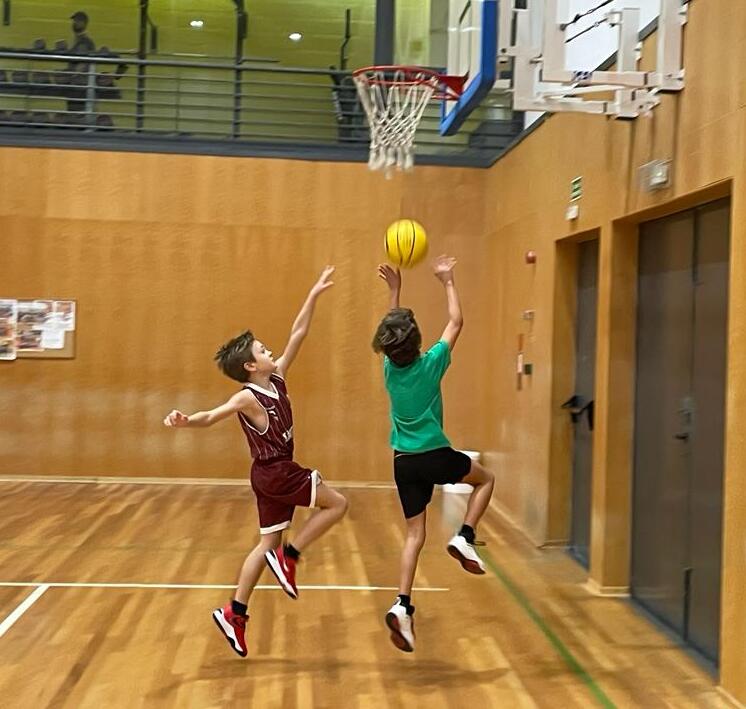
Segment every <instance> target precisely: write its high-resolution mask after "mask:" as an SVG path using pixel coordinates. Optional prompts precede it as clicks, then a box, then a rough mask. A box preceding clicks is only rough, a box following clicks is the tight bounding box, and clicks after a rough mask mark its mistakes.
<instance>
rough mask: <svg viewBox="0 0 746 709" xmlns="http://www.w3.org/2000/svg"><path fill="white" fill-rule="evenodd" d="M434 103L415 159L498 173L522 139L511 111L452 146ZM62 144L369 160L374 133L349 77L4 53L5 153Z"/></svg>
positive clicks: (500, 107) (493, 108)
mask: <svg viewBox="0 0 746 709" xmlns="http://www.w3.org/2000/svg"><path fill="white" fill-rule="evenodd" d="M439 118H440V106H439V104H435V103H433V104H432V105H430V106H429V107H428V109H427V111H426V113H425V116H424V118H423V120H422V123H421V125H420V128H419V130H418V132H417V139H416V145H417V156H418V160H420V161H424V162H435V163H439V164H475V165H476V164H483V163H484V164H488V163H489V162H491V161H492V160H494V158H495V157H496V156H497V155H498V154H499V153H500V152H501V151H502V150H503V149H504V148H505V147H506V145H507V143H508V142H510V141H511V140H512V139H513V138H514V137H515V135H516V134H517V133H518V132H519V131H520V126H518V125H517V122H516V121H515V120H514V118H513V113H512V111H511V109H510V108H509V106H507V105H505V103H504V99H502V100H501V99H500V98H497V99H495V101H493V102H492V103H488V104H487V105H483V106H481V107H480V108H479V109H478V110H477V111H476V112H475V113H474V114H473V115H472V117H471V118H470V119H469V120H468V121H467V123H466V125H465V126H464V128H463V129H462V131H461V132H460V133H459V134H458V135H456V136H453V137H449V138H444V137H441V136H440V134H439V131H438V123H439ZM20 137H22V138H23V141H24V142H25V143H26V144H28V143H32V142H36V143H37V144H44V143H45V142H46V141H47V140H48V139H50V138H55V139H56V140H58V142H59V140H60V139H61V138H64V141H65V142H66V143H69V144H81V145H86V146H95V144H96V142H97V141H98V142H99V143H101V142H105V143H106V145H107V146H111V145H112V142H113V141H114V142H121V145H122V148H124V149H127V148H129V149H135V150H136V149H138V144H142V143H143V141H150V142H151V143H153V141H157V140H160V141H161V142H162V143H163V144H165V143H168V142H172V143H173V141H178V144H179V146H181V149H180V150H179V152H192V151H195V150H197V151H199V150H200V149H202V148H204V147H205V146H207V145H209V146H211V151H212V152H221V151H222V152H225V153H227V154H237V153H240V154H246V153H250V152H251V149H252V148H257V147H264V148H272V149H273V150H274V151H275V152H276V153H278V154H279V153H283V152H285V153H288V154H289V155H290V156H292V154H293V152H294V151H297V150H299V149H302V150H303V151H304V152H305V153H306V154H307V153H308V150H313V151H315V154H316V155H317V156H318V157H320V158H323V157H324V155H325V153H326V154H328V155H329V157H333V158H336V159H350V160H363V159H366V153H367V147H368V129H367V125H366V121H365V114H364V112H363V110H362V107H361V105H360V103H359V102H358V98H357V93H356V91H355V86H354V83H353V81H352V77H351V75H350V73H349V72H346V71H333V70H321V69H305V68H288V67H281V66H276V65H268V64H266V63H256V64H253V63H251V62H242V63H240V64H233V63H210V62H202V61H175V60H163V59H147V60H140V59H136V58H132V57H130V56H127V57H122V56H115V55H110V54H108V55H85V56H73V55H66V54H55V53H50V52H28V51H23V52H16V51H0V142H5V143H8V142H18V140H19V138H20Z"/></svg>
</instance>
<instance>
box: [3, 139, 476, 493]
mask: <svg viewBox="0 0 746 709" xmlns="http://www.w3.org/2000/svg"><path fill="white" fill-rule="evenodd" d="M444 173H445V174H447V175H448V176H449V178H450V179H449V182H448V183H444V182H443V180H442V175H443V174H444ZM0 175H2V176H3V177H2V180H3V184H2V189H0V253H2V254H3V259H2V266H1V267H0V282H2V291H3V296H7V297H34V296H36V297H38V296H40V295H44V294H46V293H52V294H56V295H58V296H59V297H70V298H73V297H74V298H76V299H77V300H78V307H79V311H78V317H79V327H78V334H79V339H78V350H77V357H76V359H75V360H73V361H70V362H66V363H61V362H29V361H23V362H21V361H18V362H15V363H3V366H2V367H0V383H1V386H0V414H1V415H2V417H3V421H4V422H5V425H4V426H3V433H2V436H3V446H2V448H3V456H2V457H1V458H0V474H60V475H135V476H138V475H141V476H152V475H156V476H161V475H163V476H204V477H210V476H217V477H223V476H240V475H243V474H245V473H246V471H247V469H248V455H247V449H246V444H245V442H244V441H243V439H242V434H241V433H240V431H239V429H238V426H237V425H236V424H235V423H234V422H224V423H221V424H220V425H219V426H218V427H216V428H214V429H211V430H210V431H173V430H168V429H166V428H165V427H163V426H162V425H161V419H162V417H163V415H164V414H165V413H167V412H168V410H170V408H171V407H179V408H183V409H184V410H187V411H191V410H194V409H196V408H204V407H208V406H211V405H214V404H217V403H219V402H220V401H221V400H223V399H224V398H226V397H227V396H228V395H229V394H230V393H231V392H232V391H233V390H234V388H235V387H234V385H233V384H232V383H231V381H230V380H228V379H226V378H224V377H223V376H222V375H221V374H220V373H219V372H218V371H217V369H216V368H215V366H214V364H213V362H212V356H213V353H214V351H215V350H216V348H217V347H218V346H219V345H220V344H221V343H222V342H224V341H225V340H226V339H228V338H229V337H231V336H232V335H234V334H236V333H237V332H240V331H241V330H242V329H244V328H246V327H248V326H250V327H252V328H253V329H254V330H255V332H256V333H257V335H258V336H259V337H260V338H262V339H263V340H264V341H266V342H267V343H268V344H270V345H271V346H272V347H273V348H274V349H275V350H276V351H277V350H280V349H281V348H282V346H283V344H284V342H285V337H286V335H287V331H288V328H289V326H290V324H291V322H292V319H293V317H294V315H295V313H296V311H297V309H298V308H299V307H300V304H301V303H302V300H303V298H304V297H305V294H306V291H307V289H308V288H309V287H310V285H311V284H312V283H313V280H314V279H315V277H316V276H317V273H318V272H319V271H320V269H321V268H322V267H323V265H324V264H326V263H334V264H336V265H337V267H338V272H337V275H336V278H335V280H336V286H335V288H334V289H333V290H332V291H331V292H330V293H329V294H327V297H325V298H324V299H323V300H322V302H320V303H319V307H318V311H317V314H316V318H315V321H314V327H313V330H312V332H311V335H310V336H309V338H308V341H307V343H306V345H305V346H304V349H303V351H302V352H301V356H300V357H299V359H298V361H297V363H296V365H295V366H294V368H293V370H292V371H291V375H290V385H291V394H292V396H293V401H294V405H295V408H296V419H297V426H296V431H297V441H298V450H299V457H300V458H301V459H302V460H304V461H307V462H308V464H309V465H313V466H316V467H318V468H319V469H320V470H322V472H324V473H325V474H326V475H327V476H328V477H329V478H332V479H335V478H336V479H340V478H342V479H358V480H360V479H362V480H367V479H389V478H390V475H391V470H390V467H391V466H390V457H389V454H388V450H387V435H388V420H387V406H386V400H385V396H384V393H383V388H382V379H381V374H380V361H379V360H378V359H377V358H376V356H375V355H374V354H373V352H372V351H371V349H370V339H371V336H372V332H373V330H374V328H375V325H376V324H377V322H378V319H379V318H380V316H381V315H382V313H383V312H384V310H385V303H386V294H385V289H384V288H383V287H381V286H380V285H379V282H378V281H377V279H376V278H375V266H376V264H377V263H378V261H379V260H380V259H381V258H382V256H383V254H382V241H383V239H382V234H383V230H384V228H385V226H386V225H387V224H388V223H389V222H390V221H392V220H393V219H395V218H397V217H399V216H411V217H414V218H416V219H419V220H421V221H422V222H423V224H425V225H426V226H427V228H428V229H429V232H430V237H431V243H432V248H433V251H435V250H438V251H449V250H451V251H454V252H455V253H457V255H458V256H459V260H460V264H459V271H460V276H461V277H460V284H461V288H462V291H463V297H464V304H465V308H466V310H467V319H468V325H467V329H466V332H465V334H464V345H462V346H461V347H460V352H461V356H460V357H459V356H457V357H456V358H455V363H454V366H453V371H452V374H451V376H450V377H449V379H448V380H447V384H446V392H447V401H448V409H447V416H448V428H449V432H450V433H451V434H452V435H453V438H454V444H459V445H464V446H471V447H474V448H478V447H480V446H481V445H483V443H484V440H483V438H482V437H481V434H480V432H479V426H476V427H474V426H472V425H471V421H472V419H474V418H479V417H475V416H474V411H473V409H474V406H475V401H474V400H473V399H466V400H464V399H461V398H458V397H457V395H456V393H457V392H459V391H461V390H463V389H468V390H475V391H477V390H478V387H477V383H478V374H477V372H476V371H475V370H474V368H473V367H471V366H469V362H468V359H467V352H468V351H469V350H473V349H476V348H477V345H476V343H477V339H478V338H479V337H480V336H481V334H482V332H481V330H482V327H481V322H482V321H481V320H480V311H479V307H478V303H479V301H480V300H481V298H480V292H481V291H480V289H481V288H483V287H484V284H483V278H482V275H481V274H482V270H481V268H480V265H481V262H482V258H481V255H480V243H481V239H482V238H483V237H482V232H483V229H482V223H481V218H482V209H481V201H480V195H479V194H478V192H477V185H478V182H477V180H478V178H479V177H480V175H479V173H476V172H472V173H470V172H468V171H461V170H455V171H447V170H436V169H428V168H425V169H421V170H420V171H419V172H418V173H417V175H416V176H415V177H413V178H408V179H398V180H392V181H387V180H385V179H384V178H383V177H382V176H381V175H371V174H369V173H368V171H367V169H366V168H365V166H363V165H328V164H323V163H310V162H309V163H306V162H294V161H261V160H233V159H228V158H211V157H192V156H159V155H133V154H121V153H120V154H107V153H94V152H82V151H81V152H72V151H44V150H13V149H3V150H0ZM14 175H15V179H13V176H14ZM32 176H33V179H32ZM453 200H458V202H459V203H460V204H462V205H463V207H464V211H463V213H458V214H456V213H455V212H454V210H452V209H451V207H450V205H451V204H453ZM441 291H442V288H440V286H439V284H438V282H437V281H436V280H435V278H433V277H432V275H430V274H429V273H428V272H427V271H426V269H418V270H417V271H415V272H414V273H412V274H411V278H410V274H407V277H406V278H405V290H404V296H405V299H406V300H407V302H411V303H412V304H413V305H414V306H415V308H416V310H417V313H418V316H419V319H420V322H421V325H422V327H423V331H424V333H425V336H426V339H431V340H432V339H435V338H437V336H438V335H439V334H440V330H441V328H442V326H443V323H444V313H445V304H444V301H443V295H442V292H441ZM481 418H482V419H483V418H484V416H482V417H481Z"/></svg>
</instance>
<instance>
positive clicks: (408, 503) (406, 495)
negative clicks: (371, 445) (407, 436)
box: [394, 448, 471, 519]
mask: <svg viewBox="0 0 746 709" xmlns="http://www.w3.org/2000/svg"><path fill="white" fill-rule="evenodd" d="M470 470H471V458H469V456H468V455H466V454H464V453H461V452H459V451H455V450H453V448H437V449H436V450H433V451H427V452H426V453H399V452H398V451H394V480H395V481H396V489H397V490H398V491H399V499H400V500H401V506H402V509H403V510H404V516H405V517H406V518H407V519H409V518H410V517H416V516H417V515H418V514H420V513H421V512H424V511H425V508H426V507H427V506H428V504H430V500H431V499H432V497H433V490H434V489H435V486H436V485H449V484H454V483H457V482H460V481H461V480H463V479H464V477H466V476H467V475H468V474H469V471H470Z"/></svg>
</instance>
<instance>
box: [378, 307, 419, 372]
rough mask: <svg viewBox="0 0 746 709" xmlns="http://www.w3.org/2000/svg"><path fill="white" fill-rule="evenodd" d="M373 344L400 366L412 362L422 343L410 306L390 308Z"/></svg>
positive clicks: (417, 355) (417, 354)
mask: <svg viewBox="0 0 746 709" xmlns="http://www.w3.org/2000/svg"><path fill="white" fill-rule="evenodd" d="M372 344H373V350H374V351H375V352H383V353H384V354H385V355H386V356H387V357H388V358H389V359H390V360H391V361H392V362H393V363H394V364H395V365H397V366H398V367H406V366H407V365H410V364H412V362H414V361H415V360H416V359H417V357H419V355H420V346H421V345H422V334H421V333H420V328H419V327H418V326H417V321H416V320H415V319H414V313H413V312H412V311H411V310H410V309H409V308H394V309H393V310H390V311H389V312H388V313H387V314H386V316H385V317H384V318H383V320H381V323H380V325H379V326H378V329H377V330H376V334H375V336H374V337H373V343H372Z"/></svg>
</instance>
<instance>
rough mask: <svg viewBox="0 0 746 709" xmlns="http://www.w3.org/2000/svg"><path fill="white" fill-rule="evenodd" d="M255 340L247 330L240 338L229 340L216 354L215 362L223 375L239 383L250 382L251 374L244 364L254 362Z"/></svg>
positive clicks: (252, 334)
mask: <svg viewBox="0 0 746 709" xmlns="http://www.w3.org/2000/svg"><path fill="white" fill-rule="evenodd" d="M254 339H255V338H254V333H253V332H251V330H246V332H242V333H241V334H240V335H239V336H238V337H234V338H233V339H232V340H228V342H226V343H225V344H224V345H223V346H222V347H221V348H220V349H219V350H218V351H217V352H216V353H215V361H216V362H217V363H218V367H220V370H221V371H222V372H223V374H225V375H226V376H228V377H230V378H231V379H235V380H236V381H237V382H248V381H249V373H248V372H247V371H246V369H245V368H244V364H246V362H253V361H254V354H253V352H252V351H251V346H252V345H253V344H254Z"/></svg>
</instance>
